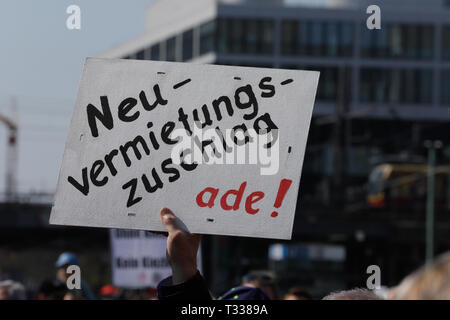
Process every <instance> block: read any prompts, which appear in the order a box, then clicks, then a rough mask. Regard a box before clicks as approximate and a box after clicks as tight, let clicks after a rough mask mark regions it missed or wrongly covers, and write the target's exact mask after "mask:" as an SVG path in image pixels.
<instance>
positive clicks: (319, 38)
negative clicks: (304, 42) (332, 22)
mask: <svg viewBox="0 0 450 320" xmlns="http://www.w3.org/2000/svg"><path fill="white" fill-rule="evenodd" d="M309 25H310V27H311V55H313V56H320V55H322V54H323V53H324V37H323V36H324V32H323V26H324V25H323V24H322V23H320V22H316V21H314V22H310V23H309Z"/></svg>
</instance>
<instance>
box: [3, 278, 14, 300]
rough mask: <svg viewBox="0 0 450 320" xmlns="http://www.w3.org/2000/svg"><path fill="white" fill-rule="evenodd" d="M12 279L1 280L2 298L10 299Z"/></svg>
mask: <svg viewBox="0 0 450 320" xmlns="http://www.w3.org/2000/svg"><path fill="white" fill-rule="evenodd" d="M11 285H12V281H9V280H6V281H1V282H0V300H9V299H10V292H11V290H10V289H11Z"/></svg>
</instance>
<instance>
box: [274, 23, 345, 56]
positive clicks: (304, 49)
mask: <svg viewBox="0 0 450 320" xmlns="http://www.w3.org/2000/svg"><path fill="white" fill-rule="evenodd" d="M353 26H354V25H353V23H349V22H339V21H334V22H333V21H330V22H319V21H296V20H286V21H283V22H282V23H281V54H282V55H287V56H289V55H292V56H293V55H301V56H332V57H333V56H351V55H352V54H353V31H354V28H353Z"/></svg>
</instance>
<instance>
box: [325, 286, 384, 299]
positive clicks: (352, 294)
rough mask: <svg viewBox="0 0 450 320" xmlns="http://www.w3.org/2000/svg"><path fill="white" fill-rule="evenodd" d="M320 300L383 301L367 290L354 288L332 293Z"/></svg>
mask: <svg viewBox="0 0 450 320" xmlns="http://www.w3.org/2000/svg"><path fill="white" fill-rule="evenodd" d="M322 300H383V299H382V298H380V297H379V296H378V295H376V294H375V293H374V292H372V291H370V290H368V289H363V288H355V289H351V290H343V291H337V292H332V293H330V294H329V295H327V296H325V297H323V299H322Z"/></svg>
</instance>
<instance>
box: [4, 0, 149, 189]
mask: <svg viewBox="0 0 450 320" xmlns="http://www.w3.org/2000/svg"><path fill="white" fill-rule="evenodd" d="M151 2H152V0H39V1H37V0H2V1H1V7H0V41H1V42H2V45H1V50H0V113H2V114H6V115H10V116H11V115H12V116H15V117H17V118H18V121H19V123H20V128H19V130H20V131H19V160H18V161H19V162H18V165H19V169H18V187H19V190H20V191H21V192H29V191H50V192H53V191H55V188H56V182H57V178H58V173H59V168H60V164H61V160H62V154H63V151H64V144H65V139H66V136H67V133H68V128H69V123H70V117H71V113H72V109H73V106H74V103H75V98H76V94H77V90H78V82H79V79H80V76H81V70H82V65H83V60H84V58H85V57H88V56H95V55H97V54H99V53H101V52H103V51H105V50H107V49H109V48H111V47H114V46H115V45H117V44H120V43H122V42H124V41H127V40H129V39H131V38H133V37H137V36H139V35H141V34H142V33H144V31H145V14H146V9H147V7H148V6H149V4H150V3H151ZM71 4H76V5H78V6H79V7H80V9H81V30H68V29H67V28H66V20H67V18H68V16H69V15H68V14H67V13H66V9H67V7H68V6H69V5H71ZM12 96H14V97H15V99H16V101H17V109H16V112H14V110H12V108H11V107H10V105H11V102H10V101H11V97H12ZM6 138H7V131H6V129H5V127H4V126H0V192H2V191H4V186H5V158H6V155H5V153H6Z"/></svg>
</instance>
